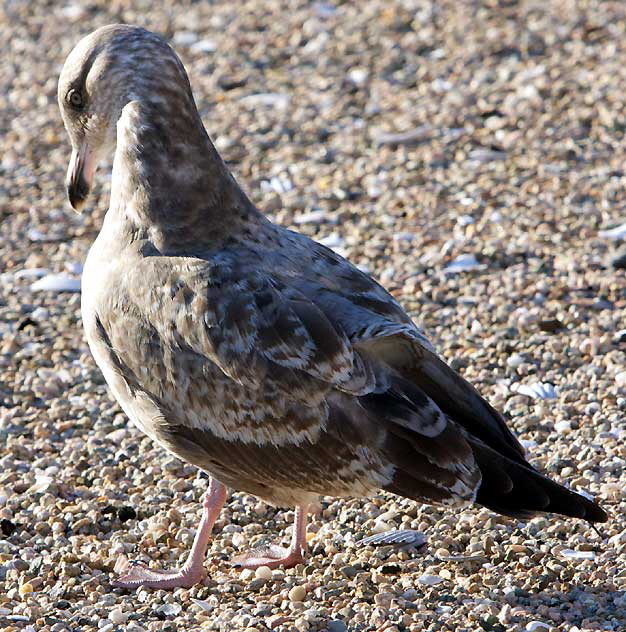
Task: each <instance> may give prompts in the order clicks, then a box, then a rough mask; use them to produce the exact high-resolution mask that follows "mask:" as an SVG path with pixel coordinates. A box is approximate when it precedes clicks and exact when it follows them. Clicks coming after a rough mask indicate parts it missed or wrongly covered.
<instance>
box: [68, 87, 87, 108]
mask: <svg viewBox="0 0 626 632" xmlns="http://www.w3.org/2000/svg"><path fill="white" fill-rule="evenodd" d="M65 98H66V101H67V102H68V104H69V105H70V106H71V107H73V108H74V109H75V110H82V109H83V108H84V107H85V99H84V98H83V95H82V94H81V93H80V92H79V91H78V90H76V89H75V88H72V89H71V90H70V91H69V92H68V93H67V96H66V97H65Z"/></svg>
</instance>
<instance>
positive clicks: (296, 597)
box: [289, 585, 306, 601]
mask: <svg viewBox="0 0 626 632" xmlns="http://www.w3.org/2000/svg"><path fill="white" fill-rule="evenodd" d="M305 597H306V589H305V588H304V586H301V585H298V586H294V587H293V588H292V589H291V590H290V591H289V599H290V601H304V598H305Z"/></svg>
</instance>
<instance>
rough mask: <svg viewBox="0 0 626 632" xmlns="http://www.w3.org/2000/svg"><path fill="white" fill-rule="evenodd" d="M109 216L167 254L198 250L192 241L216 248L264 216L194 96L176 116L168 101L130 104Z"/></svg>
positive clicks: (121, 128) (120, 127)
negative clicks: (204, 119)
mask: <svg viewBox="0 0 626 632" xmlns="http://www.w3.org/2000/svg"><path fill="white" fill-rule="evenodd" d="M190 99H191V97H190ZM109 214H113V215H115V216H116V217H115V219H116V220H121V223H123V224H125V232H126V234H128V235H130V236H131V239H148V240H149V241H150V242H152V243H153V244H154V246H155V247H156V248H157V249H158V251H159V252H161V253H163V254H194V253H193V252H191V251H190V248H192V244H193V248H198V249H200V250H202V251H205V250H206V249H207V248H214V247H216V246H219V245H220V243H223V242H224V241H225V240H226V239H228V237H229V235H231V234H232V233H233V232H234V231H236V230H237V229H238V228H239V227H240V226H241V225H242V224H247V223H250V222H255V221H258V219H259V218H260V217H261V215H260V213H259V212H258V211H257V210H256V208H255V206H254V205H253V204H252V202H251V201H250V200H249V199H248V198H247V196H246V195H245V193H244V192H243V191H242V190H241V188H240V187H239V185H238V184H237V182H236V181H235V179H234V178H233V176H232V175H231V174H230V172H229V171H228V168H227V167H226V165H225V164H224V162H223V161H222V159H221V157H220V156H219V154H218V153H217V150H216V149H215V147H214V146H213V143H212V142H211V140H210V139H209V136H208V134H207V133H206V131H205V129H204V126H203V124H202V121H201V119H200V116H199V114H198V112H197V110H196V107H195V104H193V100H192V99H191V103H190V104H187V107H184V108H181V109H180V110H179V111H178V112H171V113H170V112H168V111H165V112H164V111H162V109H161V103H157V104H151V103H144V102H139V101H131V102H130V103H128V104H127V105H126V106H125V107H124V109H123V111H122V115H121V116H120V119H119V121H118V124H117V147H116V151H115V159H114V163H113V185H112V191H111V207H110V210H109ZM111 219H113V218H111ZM117 223H120V222H119V221H117Z"/></svg>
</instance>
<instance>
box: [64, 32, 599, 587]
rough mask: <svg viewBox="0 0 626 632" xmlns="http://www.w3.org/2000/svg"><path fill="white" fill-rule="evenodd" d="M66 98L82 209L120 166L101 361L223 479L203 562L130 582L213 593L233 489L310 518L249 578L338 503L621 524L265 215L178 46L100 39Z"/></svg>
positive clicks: (97, 338) (318, 252) (377, 289)
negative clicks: (208, 114)
mask: <svg viewBox="0 0 626 632" xmlns="http://www.w3.org/2000/svg"><path fill="white" fill-rule="evenodd" d="M58 97H59V104H60V107H61V112H62V115H63V120H64V122H65V127H66V128H67V131H68V133H69V136H70V139H71V142H72V148H73V152H72V158H71V162H70V165H69V168H68V179H67V189H68V195H69V199H70V201H71V203H72V205H73V206H74V207H75V208H77V209H78V208H79V207H81V206H82V205H83V203H84V201H85V198H86V197H87V194H88V193H89V190H90V188H91V185H92V180H93V176H94V172H95V170H96V167H97V165H98V162H99V161H100V159H101V158H102V157H103V156H105V155H107V154H110V153H112V152H113V151H114V152H115V158H114V162H113V180H112V190H111V202H110V208H109V210H108V212H107V214H106V217H105V219H104V224H103V226H102V230H101V231H100V234H99V235H98V238H97V239H96V241H95V242H94V244H93V246H92V248H91V250H90V252H89V256H88V257H87V261H86V264H85V269H84V273H83V286H82V287H83V290H82V292H83V294H82V316H83V322H84V326H85V332H86V335H87V340H88V342H89V346H90V348H91V351H92V353H93V355H94V358H95V360H96V362H97V363H98V366H99V367H100V369H101V370H102V372H103V374H104V377H105V378H106V381H107V383H108V384H109V386H110V388H111V390H112V392H113V394H114V396H115V397H116V399H117V401H118V402H119V404H120V406H121V407H122V408H123V409H124V411H125V412H126V414H127V415H128V417H129V418H130V419H131V420H132V421H133V422H134V423H135V424H136V425H137V426H139V428H140V429H141V430H143V431H144V432H145V433H146V434H147V435H148V436H150V437H151V438H152V439H154V440H155V441H156V442H157V443H159V444H160V445H162V446H163V447H164V448H165V449H167V450H169V451H170V452H172V453H173V454H175V455H177V456H178V457H180V458H181V459H183V460H185V461H187V462H189V463H192V464H194V465H195V466H197V467H199V468H200V469H202V470H204V471H205V472H207V473H208V474H209V475H210V476H211V482H210V485H209V490H208V492H207V494H206V496H205V500H204V503H203V513H202V520H201V523H200V527H199V529H198V532H197V534H196V537H195V540H194V543H193V547H192V550H191V553H190V555H189V557H188V559H187V561H186V562H185V564H184V565H183V566H182V567H181V568H180V569H179V570H175V571H170V572H166V571H156V570H153V569H148V568H145V567H143V566H134V567H132V569H131V571H130V572H129V573H128V574H126V575H124V576H123V577H120V578H119V579H117V581H116V582H115V584H116V585H117V586H125V587H131V588H132V587H138V586H150V587H156V588H171V587H176V586H191V585H193V584H194V583H196V582H198V581H201V580H202V579H203V578H204V576H205V570H204V566H203V563H204V556H205V553H206V549H207V545H208V541H209V538H210V533H211V529H212V527H213V524H214V522H215V520H216V518H217V516H218V514H219V511H220V509H221V507H222V505H223V504H224V501H225V499H226V487H231V488H234V489H238V490H242V491H245V492H248V493H250V494H254V495H256V496H258V497H260V498H263V499H265V500H266V501H268V502H270V503H272V504H275V505H280V506H295V507H296V519H295V526H294V533H293V539H292V543H291V546H290V547H289V549H282V548H280V547H269V548H268V549H266V550H256V551H252V552H250V553H249V554H246V555H243V556H239V558H238V559H237V560H236V563H237V564H238V565H239V566H244V567H248V568H255V567H258V566H260V565H268V566H270V567H275V566H277V565H280V564H284V565H285V566H289V565H294V564H296V563H298V562H300V561H301V560H302V559H303V555H304V553H305V549H306V537H305V532H306V514H307V508H308V507H310V505H311V504H312V503H314V502H315V501H316V500H317V498H318V497H319V496H320V495H329V496H369V495H373V494H376V493H377V492H378V491H379V490H381V489H383V490H386V491H389V492H392V493H394V494H399V495H401V496H405V497H407V498H411V499H414V500H416V501H418V502H424V503H435V504H440V505H444V506H448V507H463V506H466V505H468V504H470V503H473V502H475V503H478V504H480V505H483V506H485V507H489V508H490V509H492V510H494V511H497V512H499V513H502V514H505V515H509V516H515V517H518V518H527V517H529V516H532V515H533V514H535V513H536V512H554V513H560V514H563V515H566V516H573V517H577V518H583V519H585V520H588V521H590V522H603V521H605V520H606V519H607V515H606V514H605V512H604V511H603V510H602V509H601V508H600V507H599V506H598V505H597V504H596V503H594V502H593V501H591V500H588V499H586V498H584V497H583V496H580V495H578V494H576V493H574V492H572V491H569V490H567V489H566V488H564V487H562V486H561V485H559V484H558V483H555V482H553V481H551V480H549V479H548V478H546V477H545V476H543V475H542V474H540V473H539V472H537V471H536V470H535V469H533V468H532V466H530V465H529V464H528V463H527V461H526V460H525V458H524V451H523V449H522V448H521V446H520V444H519V443H518V441H517V440H516V439H515V438H514V436H513V435H512V434H511V432H510V431H509V430H508V429H507V427H506V425H505V423H504V421H503V419H502V417H501V416H500V415H499V414H498V413H497V412H496V411H495V410H494V409H493V408H492V407H491V406H490V405H489V404H488V403H487V402H486V401H485V400H484V399H482V398H481V396H480V395H479V394H478V393H477V392H476V390H474V388H473V387H472V386H471V385H470V384H468V383H467V382H466V381H465V380H464V379H463V378H461V377H460V376H459V375H457V374H456V373H455V372H454V371H453V370H452V369H450V367H448V365H447V364H446V363H445V362H444V361H443V360H442V359H441V358H440V357H439V356H438V355H437V353H436V352H435V350H434V349H433V347H432V346H431V344H430V343H429V342H428V340H427V339H426V337H425V336H424V334H423V333H422V332H421V331H420V330H419V329H418V328H417V327H416V326H415V324H414V323H413V322H412V321H411V319H410V318H409V317H408V316H407V314H406V313H405V312H404V310H403V309H402V307H401V306H400V305H399V304H398V303H397V302H396V301H395V300H394V299H393V298H392V297H391V296H390V295H389V294H388V293H387V292H386V291H385V290H384V289H383V288H382V287H381V286H380V285H378V284H377V283H376V282H375V281H373V280H372V279H371V278H370V277H369V276H367V275H366V274H364V273H362V272H360V271H359V270H358V269H356V268H355V267H354V266H352V265H351V264H350V263H348V262H347V261H346V260H345V259H343V258H342V257H340V256H339V255H337V254H336V253H334V252H333V251H331V250H329V249H328V248H325V247H324V246H322V245H320V244H318V243H316V242H314V241H312V240H310V239H308V238H307V237H304V236H303V235H300V234H298V233H295V232H291V231H289V230H286V229H284V228H282V227H280V226H276V225H274V224H272V223H271V222H270V221H268V220H267V219H266V218H265V217H264V216H263V215H262V214H261V213H260V212H259V211H258V210H257V209H256V208H255V207H254V205H253V204H252V203H251V202H250V200H249V199H248V198H247V197H246V195H245V194H244V193H243V191H242V190H241V189H240V187H239V186H238V185H237V183H236V182H235V180H234V179H233V177H232V176H231V175H230V173H229V172H228V170H227V168H226V166H225V165H224V163H223V162H222V160H221V158H220V157H219V155H218V154H217V152H216V150H215V147H214V146H213V144H212V143H211V141H210V139H209V137H208V136H207V134H206V131H205V129H204V127H203V125H202V122H201V120H200V116H199V115H198V111H197V109H196V106H195V103H194V99H193V96H192V93H191V88H190V85H189V81H188V79H187V75H186V73H185V70H184V68H183V65H182V64H181V62H180V60H179V59H178V57H177V56H176V54H175V53H174V51H173V50H172V49H171V48H170V47H169V46H168V44H167V43H166V42H165V41H164V40H163V39H162V38H161V37H159V36H157V35H155V34H153V33H150V32H148V31H146V30H144V29H141V28H137V27H133V26H125V25H113V26H107V27H104V28H101V29H99V30H97V31H95V32H94V33H92V34H91V35H89V36H87V37H85V38H84V39H83V40H81V41H80V42H79V43H78V45H77V46H76V48H74V50H73V51H72V52H71V53H70V55H69V57H68V58H67V61H66V62H65V66H64V68H63V71H62V73H61V77H60V80H59V91H58Z"/></svg>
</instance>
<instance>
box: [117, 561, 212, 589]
mask: <svg viewBox="0 0 626 632" xmlns="http://www.w3.org/2000/svg"><path fill="white" fill-rule="evenodd" d="M206 575H207V573H206V571H205V570H204V568H185V567H184V566H183V567H182V568H181V569H179V570H174V571H160V570H158V569H155V568H148V567H147V566H144V565H143V564H139V563H137V564H133V566H132V567H131V569H130V571H129V572H128V573H125V574H124V575H122V576H121V577H118V578H117V579H116V580H114V581H113V582H112V585H113V586H114V587H115V588H129V589H134V588H161V589H169V588H191V587H192V586H195V585H196V584H199V583H200V582H201V581H202V580H203V579H204V578H205V577H206Z"/></svg>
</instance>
